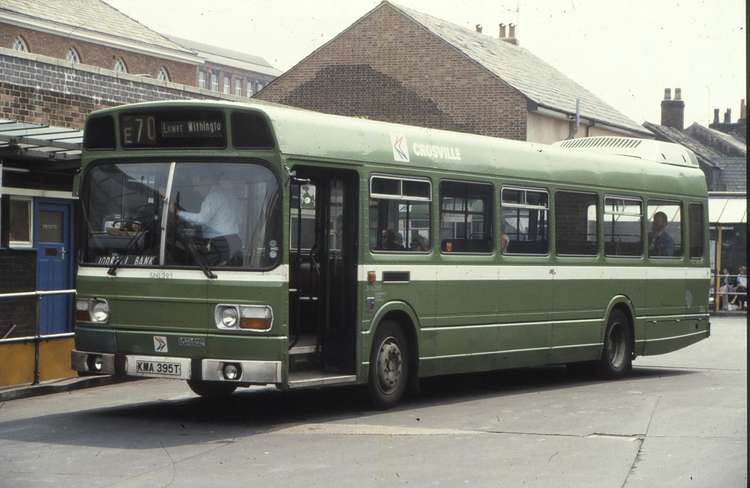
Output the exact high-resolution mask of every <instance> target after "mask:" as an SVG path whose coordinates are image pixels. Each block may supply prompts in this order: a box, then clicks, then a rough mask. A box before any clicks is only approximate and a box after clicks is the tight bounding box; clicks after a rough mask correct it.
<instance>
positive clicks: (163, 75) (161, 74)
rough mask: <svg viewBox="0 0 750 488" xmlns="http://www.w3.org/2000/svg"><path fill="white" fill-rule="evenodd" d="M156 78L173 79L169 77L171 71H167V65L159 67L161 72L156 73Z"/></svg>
mask: <svg viewBox="0 0 750 488" xmlns="http://www.w3.org/2000/svg"><path fill="white" fill-rule="evenodd" d="M156 79H157V80H159V81H172V79H171V78H170V77H169V71H167V68H166V67H165V66H162V67H161V68H159V73H158V74H157V75H156Z"/></svg>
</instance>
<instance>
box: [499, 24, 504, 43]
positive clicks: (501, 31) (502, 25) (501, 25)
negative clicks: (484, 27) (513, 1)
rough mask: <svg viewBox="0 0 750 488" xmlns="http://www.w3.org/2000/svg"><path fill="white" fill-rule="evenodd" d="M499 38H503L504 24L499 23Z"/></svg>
mask: <svg viewBox="0 0 750 488" xmlns="http://www.w3.org/2000/svg"><path fill="white" fill-rule="evenodd" d="M500 39H501V40H503V39H505V24H500Z"/></svg>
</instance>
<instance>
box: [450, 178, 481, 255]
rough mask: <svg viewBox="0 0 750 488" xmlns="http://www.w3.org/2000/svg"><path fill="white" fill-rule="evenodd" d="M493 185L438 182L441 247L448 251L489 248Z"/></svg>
mask: <svg viewBox="0 0 750 488" xmlns="http://www.w3.org/2000/svg"><path fill="white" fill-rule="evenodd" d="M492 207H493V204H492V186H491V185H484V184H476V183H460V182H457V181H443V182H442V183H440V249H441V251H442V252H444V253H450V252H479V253H488V252H492V249H493V242H492V220H493V216H492Z"/></svg>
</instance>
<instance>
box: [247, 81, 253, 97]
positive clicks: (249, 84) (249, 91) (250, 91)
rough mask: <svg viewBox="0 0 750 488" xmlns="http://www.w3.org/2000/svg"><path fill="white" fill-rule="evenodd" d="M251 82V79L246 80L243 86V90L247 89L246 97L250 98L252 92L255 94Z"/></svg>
mask: <svg viewBox="0 0 750 488" xmlns="http://www.w3.org/2000/svg"><path fill="white" fill-rule="evenodd" d="M253 83H254V82H253V81H252V80H247V83H246V84H247V86H246V87H245V90H246V91H247V93H246V94H247V98H250V97H252V96H253V94H255V90H253Z"/></svg>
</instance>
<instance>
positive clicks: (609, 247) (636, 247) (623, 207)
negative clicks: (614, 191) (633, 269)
mask: <svg viewBox="0 0 750 488" xmlns="http://www.w3.org/2000/svg"><path fill="white" fill-rule="evenodd" d="M642 216H643V204H642V203H641V201H640V200H637V199H634V198H624V197H607V198H605V199H604V254H606V255H607V256H642V255H643V230H642V228H641V218H642Z"/></svg>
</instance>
